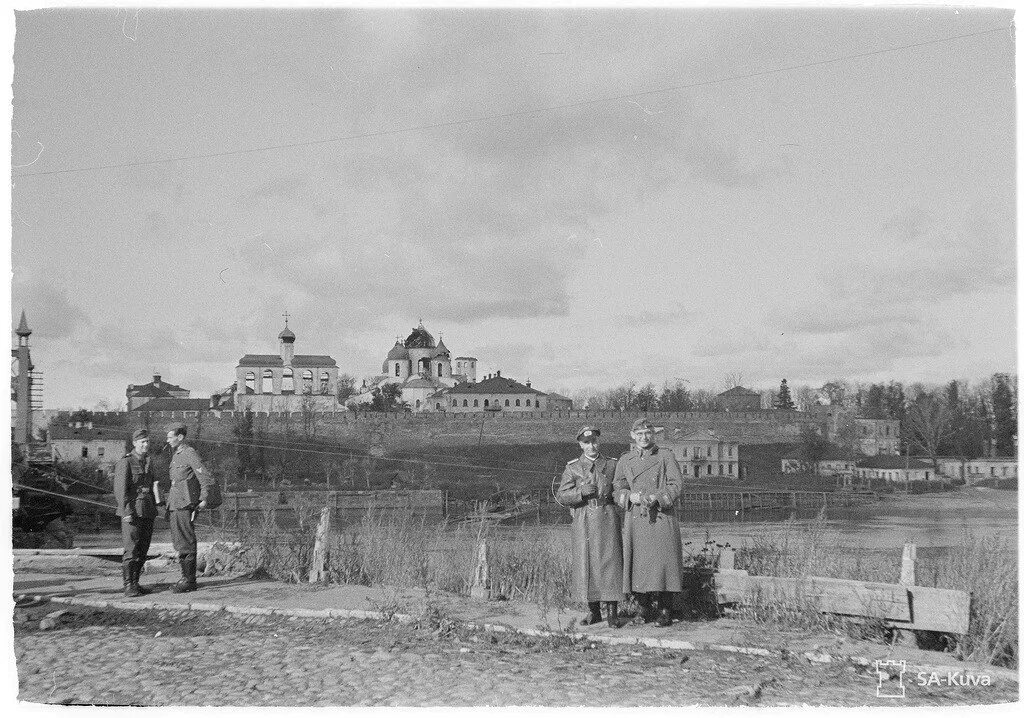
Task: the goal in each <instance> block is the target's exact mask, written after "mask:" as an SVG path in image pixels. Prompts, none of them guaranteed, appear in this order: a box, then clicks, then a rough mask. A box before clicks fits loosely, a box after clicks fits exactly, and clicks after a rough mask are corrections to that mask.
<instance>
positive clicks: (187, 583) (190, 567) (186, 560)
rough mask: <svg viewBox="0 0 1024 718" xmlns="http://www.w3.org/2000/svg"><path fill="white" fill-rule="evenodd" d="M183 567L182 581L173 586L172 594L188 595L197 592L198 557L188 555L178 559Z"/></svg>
mask: <svg viewBox="0 0 1024 718" xmlns="http://www.w3.org/2000/svg"><path fill="white" fill-rule="evenodd" d="M178 563H179V564H180V565H181V580H179V581H178V582H177V583H176V584H174V585H173V586H171V593H188V592H189V591H195V590H196V589H197V588H198V586H197V585H196V557H195V556H194V555H191V554H188V555H185V556H181V557H179V558H178Z"/></svg>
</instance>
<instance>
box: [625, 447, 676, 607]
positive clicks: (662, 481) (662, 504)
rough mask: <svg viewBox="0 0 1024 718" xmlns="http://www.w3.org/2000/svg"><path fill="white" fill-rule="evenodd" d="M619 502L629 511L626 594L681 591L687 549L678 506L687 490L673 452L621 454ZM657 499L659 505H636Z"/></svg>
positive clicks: (649, 449) (626, 531) (627, 516)
mask: <svg viewBox="0 0 1024 718" xmlns="http://www.w3.org/2000/svg"><path fill="white" fill-rule="evenodd" d="M614 487H615V498H616V501H617V502H618V503H619V505H620V506H623V507H624V508H625V509H626V514H625V518H624V520H623V526H622V552H623V572H622V590H623V591H625V592H626V593H645V592H649V591H681V590H682V588H683V582H682V579H683V545H682V539H681V538H680V536H679V519H678V518H677V516H676V508H675V503H676V501H678V500H679V496H680V495H681V494H682V491H683V475H682V473H680V471H679V464H678V463H677V462H676V457H675V455H674V454H673V453H672V452H671V451H670V450H669V449H662V448H660V447H658V446H652V447H650V448H648V449H644V450H643V451H640V450H638V449H636V448H634V449H632V450H631V451H629V452H627V453H625V454H623V455H622V457H621V458H620V459H619V463H618V466H617V467H616V469H615V481H614ZM636 491H639V492H640V494H641V499H643V498H644V497H646V496H649V495H653V496H655V497H656V498H657V499H658V506H657V507H652V508H648V507H647V506H645V505H644V503H643V501H641V503H640V504H633V503H632V502H630V500H629V494H631V493H633V492H636Z"/></svg>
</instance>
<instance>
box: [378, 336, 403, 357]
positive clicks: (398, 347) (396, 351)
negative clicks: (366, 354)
mask: <svg viewBox="0 0 1024 718" xmlns="http://www.w3.org/2000/svg"><path fill="white" fill-rule="evenodd" d="M378 356H379V355H378ZM408 358H409V350H408V349H406V348H405V345H404V344H402V342H401V341H396V342H395V346H393V347H391V351H389V352H388V361H392V360H394V359H408Z"/></svg>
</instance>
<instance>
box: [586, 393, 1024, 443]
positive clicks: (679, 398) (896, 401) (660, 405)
mask: <svg viewBox="0 0 1024 718" xmlns="http://www.w3.org/2000/svg"><path fill="white" fill-rule="evenodd" d="M741 382H742V376H741V375H738V374H732V375H728V376H726V378H725V382H724V387H723V389H719V390H717V391H711V390H708V389H703V388H696V387H690V386H687V385H686V383H684V382H682V381H676V382H675V383H672V384H670V383H668V382H665V383H664V384H663V385H662V386H660V387H658V386H655V385H654V384H653V383H647V384H643V385H638V384H637V383H636V382H632V381H631V382H627V383H625V384H622V385H620V386H617V387H613V388H611V389H600V390H598V389H584V390H582V391H577V392H574V393H572V395H571V396H572V399H573V406H574V407H575V408H576V409H580V410H584V409H585V410H590V411H718V410H720V409H721V407H720V406H719V404H718V401H717V396H718V394H719V393H720V392H721V391H723V390H725V389H730V388H732V387H735V386H740V385H741ZM753 391H756V392H758V393H759V394H760V395H761V401H760V406H761V408H762V409H790V410H793V409H795V410H797V411H812V410H813V409H814V407H816V406H826V405H831V406H842V407H844V408H845V409H848V410H850V411H851V412H853V413H855V414H856V415H857V416H862V417H866V418H871V419H897V420H898V421H900V423H901V425H902V427H903V437H904V439H905V441H906V444H905V446H904V449H903V450H909V451H910V453H911V454H918V455H926V456H931V457H934V456H962V457H965V458H977V457H981V456H986V455H989V454H990V453H995V454H996V455H998V456H1013V455H1015V452H1016V445H1017V375H1016V374H1005V373H997V374H993V375H992V376H991V377H990V378H988V379H985V380H982V381H977V382H968V381H965V380H951V381H949V382H947V383H945V384H924V383H920V382H916V383H910V384H905V383H903V382H900V381H890V382H884V383H866V382H851V381H848V380H846V379H833V380H831V381H828V382H826V383H824V384H823V385H821V386H812V385H809V384H798V385H795V386H790V385H789V384H788V382H787V381H786V380H785V379H782V380H781V381H780V382H779V386H778V389H756V388H755V389H753Z"/></svg>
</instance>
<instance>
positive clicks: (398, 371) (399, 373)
mask: <svg viewBox="0 0 1024 718" xmlns="http://www.w3.org/2000/svg"><path fill="white" fill-rule="evenodd" d="M395 376H402V365H401V364H399V363H398V362H395Z"/></svg>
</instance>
